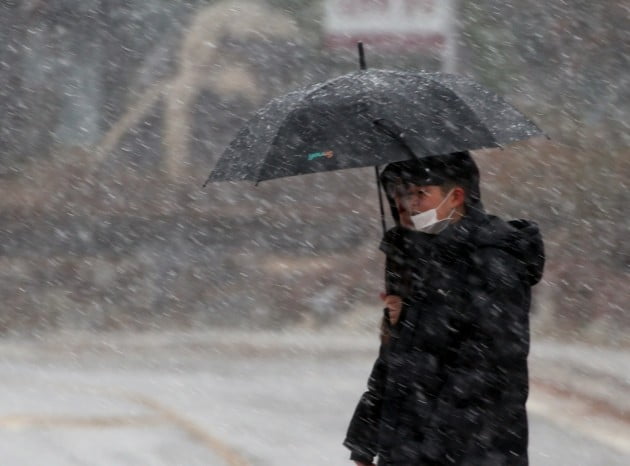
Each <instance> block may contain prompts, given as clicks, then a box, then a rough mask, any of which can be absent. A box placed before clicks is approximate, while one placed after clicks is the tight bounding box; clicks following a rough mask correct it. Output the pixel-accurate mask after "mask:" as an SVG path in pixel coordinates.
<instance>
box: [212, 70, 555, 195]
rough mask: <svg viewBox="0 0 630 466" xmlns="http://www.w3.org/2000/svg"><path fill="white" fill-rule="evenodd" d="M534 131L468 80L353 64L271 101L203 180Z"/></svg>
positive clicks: (375, 160)
mask: <svg viewBox="0 0 630 466" xmlns="http://www.w3.org/2000/svg"><path fill="white" fill-rule="evenodd" d="M542 134H543V133H542V131H541V130H540V129H539V128H538V127H537V126H536V125H535V124H534V123H532V122H531V121H530V120H529V119H527V118H526V117H525V116H524V115H523V114H522V113H520V112H519V111H518V110H516V109H515V108H514V107H513V106H511V105H510V104H508V103H507V102H506V101H505V100H504V99H503V98H501V97H500V96H499V95H497V94H495V93H493V92H492V91H490V90H488V89H486V88H484V87H483V86H481V85H480V84H478V83H477V82H475V81H473V80H471V79H469V78H466V77H462V76H457V75H451V74H446V73H424V72H419V73H410V72H402V71H391V70H377V69H371V70H361V71H357V72H353V73H349V74H346V75H343V76H340V77H337V78H334V79H331V80H329V81H326V82H324V83H321V84H317V85H315V86H312V87H310V88H308V89H303V90H298V91H294V92H291V93H289V94H286V95H284V96H282V97H279V98H276V99H274V100H272V101H271V102H270V103H269V104H267V105H266V106H265V107H263V108H262V109H260V110H259V111H258V112H257V113H256V114H255V115H254V116H253V117H252V118H251V119H250V120H249V122H248V123H247V124H246V125H245V126H244V127H243V128H241V129H240V131H239V132H238V134H237V135H236V137H235V138H234V139H233V140H232V142H231V143H230V144H229V146H228V147H227V148H226V149H225V151H224V152H223V154H222V156H221V157H220V158H219V161H218V162H217V164H216V166H215V168H214V170H213V171H212V172H211V173H210V176H209V178H208V180H207V182H213V181H230V180H249V181H254V182H259V181H263V180H269V179H273V178H281V177H287V176H294V175H302V174H308V173H316V172H324V171H331V170H339V169H345V168H356V167H366V166H377V165H382V164H386V163H390V162H398V161H401V160H407V159H410V158H413V157H417V158H422V157H427V156H432V155H442V154H448V153H452V152H459V151H466V150H475V149H481V148H489V147H501V146H503V145H506V144H509V143H512V142H515V141H519V140H523V139H528V138H530V137H532V136H537V135H542ZM207 182H206V183H207Z"/></svg>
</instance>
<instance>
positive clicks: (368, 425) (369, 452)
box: [343, 345, 386, 463]
mask: <svg viewBox="0 0 630 466" xmlns="http://www.w3.org/2000/svg"><path fill="white" fill-rule="evenodd" d="M384 353H385V348H384V345H381V348H380V350H379V355H378V358H377V359H376V362H375V363H374V366H373V368H372V372H371V374H370V378H369V379H368V387H367V391H366V392H365V393H364V394H363V395H362V396H361V399H360V400H359V403H358V405H357V407H356V409H355V411H354V415H353V416H352V419H351V421H350V425H349V427H348V432H347V434H346V438H345V440H344V442H343V444H344V445H345V446H346V447H347V448H348V449H349V450H350V451H351V452H352V455H351V459H353V460H355V461H362V462H364V463H372V461H373V459H374V457H375V456H376V454H377V451H378V426H379V420H380V417H381V406H382V399H383V398H382V396H383V390H384V386H385V377H386V362H385V358H384Z"/></svg>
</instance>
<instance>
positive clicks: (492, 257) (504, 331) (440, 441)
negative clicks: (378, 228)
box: [422, 248, 530, 460]
mask: <svg viewBox="0 0 630 466" xmlns="http://www.w3.org/2000/svg"><path fill="white" fill-rule="evenodd" d="M477 259H478V261H477V264H476V266H475V267H473V271H472V275H471V276H470V277H469V281H470V282H471V283H470V285H469V289H468V304H467V305H465V306H463V307H462V310H461V311H460V315H462V316H463V317H462V321H464V322H465V323H464V324H463V325H461V326H460V328H459V333H458V334H456V337H455V340H454V341H453V347H452V348H451V350H450V354H451V357H450V358H447V359H446V364H445V365H444V383H443V385H442V387H441V389H440V390H439V392H438V395H437V397H436V403H435V409H434V410H433V412H432V414H431V417H430V420H429V422H428V423H427V424H426V425H425V426H424V428H423V441H422V454H423V455H425V456H426V457H427V458H430V459H432V460H436V459H440V458H444V457H445V456H448V455H451V456H452V455H454V454H456V452H457V451H460V452H461V451H464V450H466V449H468V448H471V445H470V444H469V443H470V442H471V438H472V437H471V432H477V433H479V432H492V427H491V426H490V427H489V424H492V422H493V407H494V406H495V405H496V404H497V403H503V404H505V403H515V404H516V405H519V404H520V405H522V406H524V404H525V401H526V398H527V362H526V361H527V355H528V353H529V315H528V314H529V299H530V298H529V296H530V287H529V284H528V283H527V282H526V279H525V270H524V267H523V265H522V264H521V263H520V262H519V261H518V260H516V258H514V257H513V256H511V255H509V254H508V253H506V252H504V251H502V250H500V249H497V248H484V249H483V250H480V251H479V254H478V257H477ZM495 409H496V408H495ZM506 427H507V426H503V427H501V428H506ZM490 435H491V434H490Z"/></svg>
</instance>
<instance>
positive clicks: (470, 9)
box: [0, 0, 630, 345]
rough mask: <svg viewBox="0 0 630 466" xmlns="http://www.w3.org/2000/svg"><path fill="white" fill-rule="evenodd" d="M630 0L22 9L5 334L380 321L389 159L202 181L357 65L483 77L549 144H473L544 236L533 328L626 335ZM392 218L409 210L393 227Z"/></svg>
mask: <svg viewBox="0 0 630 466" xmlns="http://www.w3.org/2000/svg"><path fill="white" fill-rule="evenodd" d="M629 15H630V9H629V6H628V3H627V2H626V1H625V0H600V1H597V2H591V1H581V0H574V1H572V2H565V1H562V0H544V1H543V0H520V1H519V2H504V1H499V0H468V1H465V2H464V1H455V0H451V1H445V0H442V1H437V0H417V1H394V0H391V1H386V0H378V1H377V0H366V1H360V0H309V1H300V0H257V1H256V2H249V1H245V0H243V1H224V0H221V1H219V0H217V1H210V0H178V1H173V0H141V1H140V0H125V1H123V0H47V1H38V0H23V1H18V0H3V1H2V2H0V109H1V111H0V147H1V148H2V155H1V158H0V218H1V220H0V332H1V333H2V334H4V335H38V334H41V333H42V332H46V331H59V330H71V331H74V330H76V331H87V332H91V331H110V330H131V331H150V330H169V329H178V330H187V329H200V328H224V327H231V328H239V329H250V328H256V329H278V328H286V327H288V326H299V327H304V328H308V329H315V328H323V327H335V326H345V327H356V328H369V329H372V328H373V331H374V333H375V334H376V332H377V328H376V322H377V320H378V316H379V314H380V303H379V300H378V293H379V292H380V291H381V289H382V275H383V257H382V253H381V252H380V251H379V250H378V243H379V240H380V235H381V230H380V228H381V227H380V222H379V218H378V212H379V211H378V198H377V191H376V184H375V180H374V173H373V170H372V169H357V170H347V171H342V172H336V173H326V174H321V175H310V176H304V177H297V178H287V179H282V180H276V181H269V182H263V183H261V184H260V185H258V186H254V185H253V184H247V183H238V184H235V183H224V184H216V185H210V186H208V187H207V188H205V189H202V188H201V185H202V183H203V182H204V180H205V178H206V176H207V175H208V173H209V172H210V171H211V169H212V168H213V166H214V164H215V162H216V160H217V159H218V157H219V155H220V154H221V152H222V149H223V148H224V147H225V146H226V145H227V143H228V142H229V140H230V139H231V137H232V136H233V135H234V134H235V133H236V131H237V130H238V128H239V127H240V125H242V124H243V123H244V122H245V121H246V120H247V118H248V117H249V116H251V115H252V113H253V112H254V111H255V109H257V108H258V107H259V106H261V105H263V104H264V103H265V102H266V101H267V100H269V99H271V98H272V97H274V96H277V95H280V94H283V93H285V92H287V91H289V90H291V89H295V88H298V87H303V86H306V85H308V84H311V83H314V82H318V81H321V80H325V79H328V78H332V77H335V76H337V75H339V74H341V73H345V72H349V71H353V70H355V69H357V67H358V60H357V56H356V41H357V40H363V42H364V43H365V46H366V51H367V61H368V66H369V67H372V68H391V69H402V70H417V69H424V70H434V71H439V70H443V71H448V72H456V73H461V74H465V75H468V76H471V77H473V78H475V79H477V80H478V81H480V82H481V83H482V84H484V85H486V86H487V87H489V88H491V89H493V90H495V91H497V92H498V93H500V94H502V95H504V96H505V97H506V98H507V99H508V100H509V101H510V102H511V103H513V104H514V105H515V106H516V107H517V108H519V109H520V110H521V111H523V112H524V113H525V114H527V115H528V116H530V117H531V119H532V120H533V121H534V122H536V123H537V124H538V125H539V126H540V127H541V128H542V129H543V130H544V131H545V132H546V133H547V134H548V135H549V137H550V139H549V140H546V139H536V140H531V141H528V142H526V143H520V144H517V145H514V146H510V147H508V148H505V150H492V151H480V152H476V153H475V157H476V160H477V161H478V163H479V164H480V166H481V169H482V183H483V184H482V189H483V197H484V201H485V205H486V208H487V210H488V211H489V212H491V213H494V214H498V215H501V216H505V217H510V218H519V217H523V218H528V219H531V220H534V221H536V222H538V223H539V224H540V226H541V229H542V232H543V235H544V238H545V243H546V248H547V254H548V262H547V267H546V272H545V277H544V281H543V282H542V283H541V284H540V285H538V286H537V287H536V289H535V308H534V310H533V317H532V319H533V320H532V322H533V327H534V329H535V331H536V332H540V333H542V334H546V335H551V336H554V337H557V338H571V339H578V340H584V341H594V342H599V343H609V344H615V345H627V344H628V343H629V340H628V337H627V334H628V329H629V328H630V313H628V312H627V311H628V303H629V301H630V300H629V299H628V298H629V292H628V283H629V282H630V242H629V241H628V239H627V238H628V231H629V226H630V220H629V217H628V213H629V210H628V203H629V202H630V190H629V189H628V184H629V181H628V180H629V179H630V137H629V132H628V123H627V122H628V121H629V117H630V28H628V27H627V25H628V23H627V20H628V17H629ZM390 225H391V220H390Z"/></svg>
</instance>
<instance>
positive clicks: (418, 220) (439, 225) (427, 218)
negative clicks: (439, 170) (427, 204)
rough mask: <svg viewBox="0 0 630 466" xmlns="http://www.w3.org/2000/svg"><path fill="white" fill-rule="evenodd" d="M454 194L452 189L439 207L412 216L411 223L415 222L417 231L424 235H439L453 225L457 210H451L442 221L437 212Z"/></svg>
mask: <svg viewBox="0 0 630 466" xmlns="http://www.w3.org/2000/svg"><path fill="white" fill-rule="evenodd" d="M452 192H453V190H452V189H451V190H450V191H449V192H448V194H447V195H446V196H444V199H442V202H440V204H439V205H438V206H437V207H435V208H433V209H429V210H425V211H424V212H420V213H419V214H416V215H412V216H411V221H412V222H413V225H414V227H415V228H416V230H418V231H421V232H423V233H429V234H431V235H437V234H438V233H441V232H442V231H444V229H445V228H446V227H447V226H448V225H449V224H450V223H451V220H452V218H453V212H455V209H453V210H451V212H450V213H449V214H448V217H446V218H444V219H442V220H438V216H437V211H438V209H439V208H440V207H442V204H444V203H445V202H446V200H447V199H448V197H449V196H450V195H451V193H452Z"/></svg>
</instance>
